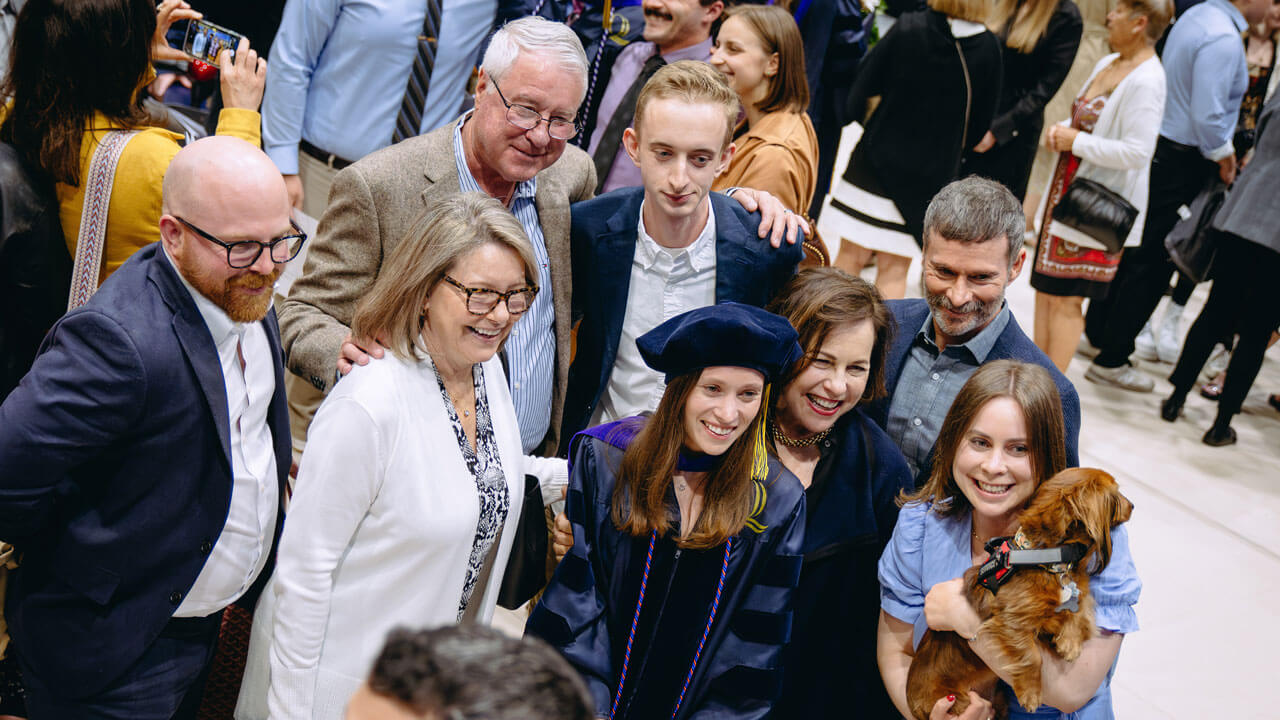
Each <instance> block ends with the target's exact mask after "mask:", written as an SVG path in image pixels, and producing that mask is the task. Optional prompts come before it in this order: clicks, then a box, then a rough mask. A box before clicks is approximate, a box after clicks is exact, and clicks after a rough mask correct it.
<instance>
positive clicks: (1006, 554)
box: [978, 529, 1085, 612]
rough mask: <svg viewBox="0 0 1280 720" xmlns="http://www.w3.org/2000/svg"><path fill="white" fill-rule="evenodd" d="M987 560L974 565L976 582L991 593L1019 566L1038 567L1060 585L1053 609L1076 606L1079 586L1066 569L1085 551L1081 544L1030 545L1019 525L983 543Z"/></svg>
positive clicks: (1078, 602)
mask: <svg viewBox="0 0 1280 720" xmlns="http://www.w3.org/2000/svg"><path fill="white" fill-rule="evenodd" d="M983 547H984V549H985V550H986V551H987V560H986V562H984V563H982V565H981V566H980V567H979V568H978V584H979V585H981V586H982V587H984V588H986V589H988V590H990V591H991V594H992V595H995V594H996V591H997V590H999V589H1000V586H1001V585H1003V584H1005V582H1007V581H1008V580H1009V578H1011V577H1013V573H1014V572H1015V571H1017V570H1018V569H1019V568H1024V567H1039V568H1044V569H1045V570H1048V571H1049V572H1051V573H1053V574H1054V575H1056V576H1057V577H1058V584H1059V585H1060V586H1061V587H1062V593H1061V597H1060V598H1059V601H1058V607H1057V608H1055V611H1056V612H1063V611H1064V610H1065V611H1067V612H1078V611H1079V610H1080V588H1079V587H1077V586H1076V581H1075V580H1072V579H1071V577H1070V576H1069V575H1068V573H1069V572H1070V571H1071V568H1072V566H1074V565H1075V564H1076V563H1077V562H1079V561H1080V559H1081V558H1083V557H1084V554H1085V546H1084V545H1082V544H1080V543H1067V544H1066V545H1063V546H1062V547H1056V548H1041V549H1032V548H1031V542H1030V541H1029V540H1027V537H1026V535H1024V534H1023V533H1022V530H1021V529H1019V530H1018V532H1017V533H1015V534H1014V535H1013V536H1012V537H1009V536H1005V537H994V538H991V539H990V540H988V541H987V544H986V545H985V546H983Z"/></svg>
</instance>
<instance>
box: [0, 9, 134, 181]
mask: <svg viewBox="0 0 1280 720" xmlns="http://www.w3.org/2000/svg"><path fill="white" fill-rule="evenodd" d="M155 31H156V5H155V2H153V1H152V0H31V1H30V2H28V3H27V4H26V6H25V7H23V9H22V12H21V13H19V14H18V21H17V24H16V25H15V26H14V28H13V47H12V49H11V54H10V58H11V59H12V61H13V65H12V67H11V68H10V70H9V77H7V78H5V81H4V86H3V88H2V89H0V93H2V94H3V95H4V96H6V97H11V98H13V104H12V106H11V107H10V108H9V113H8V116H7V117H6V118H5V121H4V125H3V126H2V127H0V139H3V140H4V141H5V142H8V143H11V144H12V145H13V146H14V147H16V148H17V149H18V151H19V152H20V153H21V154H22V157H23V159H24V160H25V161H26V162H27V164H28V166H29V167H31V168H32V169H35V170H38V171H39V172H41V173H43V174H44V175H45V176H46V177H48V178H50V179H52V180H54V181H55V182H60V183H65V184H67V185H72V186H78V185H79V184H80V180H81V178H80V147H81V143H82V141H83V139H84V135H85V131H86V129H87V127H88V124H89V122H90V121H91V120H92V119H93V117H94V113H95V112H100V113H102V114H103V115H105V116H106V117H107V119H108V120H111V121H113V122H114V123H117V124H118V125H120V126H122V127H125V128H135V127H139V126H142V125H145V124H146V123H147V115H146V113H145V112H143V111H142V109H141V107H140V106H139V105H138V102H137V91H138V89H139V88H140V87H141V86H142V83H143V81H144V80H145V79H146V77H147V73H148V71H149V70H150V64H149V63H150V59H151V38H152V35H154V34H155ZM101 129H102V130H103V131H105V130H107V129H108V128H101Z"/></svg>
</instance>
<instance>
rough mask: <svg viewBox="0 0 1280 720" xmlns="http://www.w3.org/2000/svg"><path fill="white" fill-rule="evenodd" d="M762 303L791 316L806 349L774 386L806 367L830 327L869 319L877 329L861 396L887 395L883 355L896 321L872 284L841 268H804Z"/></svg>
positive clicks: (786, 382)
mask: <svg viewBox="0 0 1280 720" xmlns="http://www.w3.org/2000/svg"><path fill="white" fill-rule="evenodd" d="M765 309H766V310H768V311H769V312H771V313H774V314H775V315H781V316H782V317H784V318H786V319H787V320H789V321H790V322H791V325H792V326H793V327H795V329H796V332H798V333H799V334H800V349H802V350H803V351H804V355H803V356H801V358H800V360H799V361H798V362H796V364H795V365H793V366H792V367H791V369H790V370H789V371H788V372H787V374H786V376H785V377H783V379H782V381H781V382H779V383H778V387H786V385H787V384H788V383H790V382H791V381H792V380H794V379H796V377H797V376H798V375H799V374H800V373H802V372H804V370H805V368H807V367H809V365H810V363H812V362H813V359H814V357H816V356H817V354H818V350H819V349H821V348H822V343H823V341H824V340H826V339H827V336H828V335H830V334H831V331H832V330H834V329H835V328H837V327H840V326H841V325H847V324H851V323H859V322H862V321H863V320H870V321H871V327H872V329H873V330H874V332H875V345H874V346H873V347H872V349H871V367H870V368H869V370H870V372H868V373H867V388H866V390H864V391H863V392H862V400H876V399H878V398H882V397H884V396H885V394H886V393H885V386H884V356H885V352H886V351H887V350H888V347H889V341H890V339H891V338H892V336H893V332H894V328H895V323H894V321H893V316H892V315H891V314H890V313H889V309H888V308H887V307H886V306H885V304H884V301H883V300H882V299H881V298H880V291H879V290H877V289H876V287H875V286H874V285H872V284H871V283H868V282H867V281H865V280H863V279H862V278H856V277H853V276H852V275H850V274H848V273H846V272H845V271H843V270H840V269H839V268H833V267H820V268H805V269H804V270H801V271H800V272H798V273H796V275H795V277H793V278H791V279H790V280H788V281H787V283H786V284H785V285H783V286H782V289H781V290H779V291H778V295H777V297H775V298H774V299H773V302H771V303H769V306H768V307H767V308H765ZM778 394H779V395H781V394H782V393H781V392H779V393H778Z"/></svg>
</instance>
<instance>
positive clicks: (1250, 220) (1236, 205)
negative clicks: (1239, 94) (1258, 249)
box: [1213, 96, 1280, 253]
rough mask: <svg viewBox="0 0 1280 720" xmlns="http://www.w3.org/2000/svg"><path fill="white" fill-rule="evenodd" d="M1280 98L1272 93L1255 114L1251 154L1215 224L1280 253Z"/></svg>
mask: <svg viewBox="0 0 1280 720" xmlns="http://www.w3.org/2000/svg"><path fill="white" fill-rule="evenodd" d="M1277 115H1280V101H1277V100H1276V96H1272V98H1271V99H1270V100H1268V101H1267V104H1266V105H1264V106H1263V108H1262V114H1261V116H1260V117H1259V118H1258V134H1257V136H1256V137H1257V144H1256V145H1254V150H1253V158H1252V159H1251V160H1249V164H1248V165H1247V166H1245V169H1244V170H1243V171H1241V173H1240V179H1238V180H1236V183H1235V185H1232V186H1231V189H1230V190H1229V191H1227V197H1226V199H1225V200H1223V202H1222V207H1221V208H1220V209H1219V210H1218V214H1217V216H1215V218H1214V223H1213V224H1214V227H1216V228H1218V229H1219V230H1224V231H1226V232H1229V233H1231V234H1232V235H1237V236H1239V237H1242V238H1244V239H1245V240H1248V241H1250V242H1255V243H1257V244H1259V245H1261V246H1263V247H1265V248H1269V249H1271V250H1273V251H1275V252H1278V253H1280V203H1277V202H1276V185H1277V184H1280V118H1277V117H1276V116H1277Z"/></svg>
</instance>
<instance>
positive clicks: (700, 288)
mask: <svg viewBox="0 0 1280 720" xmlns="http://www.w3.org/2000/svg"><path fill="white" fill-rule="evenodd" d="M639 228H640V230H639V238H638V239H637V241H636V252H635V255H634V256H633V257H632V259H631V285H630V287H629V288H628V290H627V310H626V315H625V316H624V317H623V320H622V337H620V338H619V340H618V357H617V358H616V359H615V360H614V362H613V372H612V373H610V375H609V384H608V385H607V386H606V387H605V390H604V394H603V395H602V396H601V397H600V404H599V405H598V406H597V407H596V412H595V415H594V416H593V417H592V418H591V424H592V425H599V424H601V423H606V422H612V421H614V420H618V419H620V418H624V417H630V416H632V415H635V414H637V413H640V412H645V411H653V410H656V409H657V408H658V401H659V400H661V399H662V393H663V391H664V390H666V387H667V386H666V382H664V380H663V376H662V373H660V372H658V371H657V370H654V369H652V368H650V367H649V366H648V365H646V364H645V362H644V358H642V357H640V349H639V348H638V347H636V338H638V337H640V336H641V335H643V334H645V333H647V332H649V331H650V330H652V329H654V328H655V327H657V326H659V325H661V324H662V323H663V322H665V321H667V320H670V319H671V318H673V317H675V316H677V315H679V314H681V313H684V312H688V311H690V310H694V309H696V308H700V307H706V306H708V305H714V304H715V303H716V214H715V212H714V211H712V209H711V203H710V202H708V203H707V222H706V224H705V225H703V226H702V232H701V233H699V234H698V238H697V239H696V240H694V241H693V244H691V245H689V246H688V247H685V248H678V249H673V248H665V247H662V246H661V245H659V244H658V243H657V242H656V241H655V240H654V239H653V238H652V237H651V236H650V235H649V233H648V231H646V230H645V227H644V203H643V202H642V203H641V204H640V220H639Z"/></svg>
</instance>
